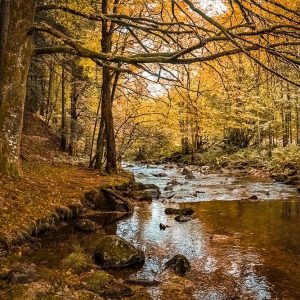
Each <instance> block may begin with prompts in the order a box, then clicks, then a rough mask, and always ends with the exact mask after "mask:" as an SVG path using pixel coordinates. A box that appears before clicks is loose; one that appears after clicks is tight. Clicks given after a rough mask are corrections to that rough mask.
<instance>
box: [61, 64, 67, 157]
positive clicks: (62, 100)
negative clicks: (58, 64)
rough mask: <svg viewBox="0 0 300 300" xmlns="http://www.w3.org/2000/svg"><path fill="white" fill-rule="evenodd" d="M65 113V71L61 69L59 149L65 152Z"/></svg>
mask: <svg viewBox="0 0 300 300" xmlns="http://www.w3.org/2000/svg"><path fill="white" fill-rule="evenodd" d="M66 121H67V112H66V94H65V69H64V67H62V73H61V140H60V148H61V150H62V151H67V124H66Z"/></svg>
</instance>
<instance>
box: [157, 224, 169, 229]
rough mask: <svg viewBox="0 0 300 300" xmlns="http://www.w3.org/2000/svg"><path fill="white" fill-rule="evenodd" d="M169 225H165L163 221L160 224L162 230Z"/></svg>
mask: <svg viewBox="0 0 300 300" xmlns="http://www.w3.org/2000/svg"><path fill="white" fill-rule="evenodd" d="M168 227H169V226H168V225H165V224H162V223H160V224H159V229H160V230H165V229H166V228H168Z"/></svg>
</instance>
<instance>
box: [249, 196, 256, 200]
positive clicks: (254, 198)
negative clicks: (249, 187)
mask: <svg viewBox="0 0 300 300" xmlns="http://www.w3.org/2000/svg"><path fill="white" fill-rule="evenodd" d="M248 199H249V200H258V197H257V196H256V195H252V196H250V197H249V198H248Z"/></svg>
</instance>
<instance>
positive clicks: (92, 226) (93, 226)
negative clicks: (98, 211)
mask: <svg viewBox="0 0 300 300" xmlns="http://www.w3.org/2000/svg"><path fill="white" fill-rule="evenodd" d="M74 226H75V228H76V229H78V230H80V231H83V232H93V231H96V230H97V228H98V227H99V226H98V224H97V223H96V222H94V221H92V220H90V219H81V220H78V221H77V222H76V223H75V224H74Z"/></svg>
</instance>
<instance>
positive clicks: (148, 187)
mask: <svg viewBox="0 0 300 300" xmlns="http://www.w3.org/2000/svg"><path fill="white" fill-rule="evenodd" d="M130 191H147V192H149V193H150V194H151V196H152V199H153V198H154V199H159V196H160V195H161V192H160V189H159V187H158V186H157V185H155V184H143V183H141V182H135V183H133V184H132V185H131V186H130Z"/></svg>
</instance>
